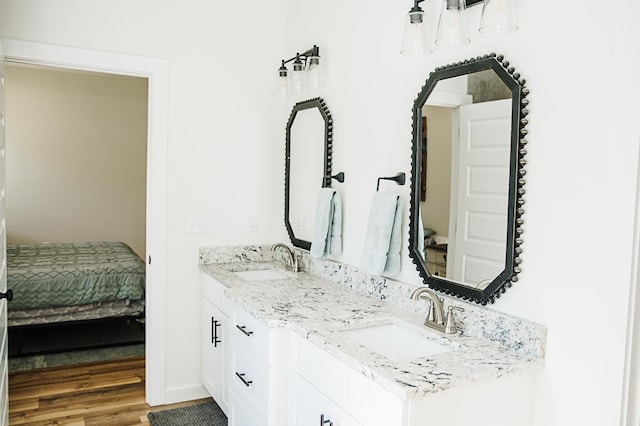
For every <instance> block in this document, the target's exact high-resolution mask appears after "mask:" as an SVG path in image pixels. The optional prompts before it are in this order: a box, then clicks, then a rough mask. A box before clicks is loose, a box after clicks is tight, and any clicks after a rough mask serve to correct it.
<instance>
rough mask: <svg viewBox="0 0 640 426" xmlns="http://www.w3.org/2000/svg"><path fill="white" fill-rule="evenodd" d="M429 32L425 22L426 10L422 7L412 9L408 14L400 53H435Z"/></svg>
mask: <svg viewBox="0 0 640 426" xmlns="http://www.w3.org/2000/svg"><path fill="white" fill-rule="evenodd" d="M429 34H430V32H429V28H427V25H426V24H425V22H424V12H423V11H422V10H421V9H418V10H415V8H414V9H412V10H411V11H410V12H409V13H408V14H407V22H406V24H405V27H404V37H403V38H402V49H401V50H400V53H401V54H403V55H407V56H424V55H428V54H430V53H433V41H432V39H431V37H430V35H429Z"/></svg>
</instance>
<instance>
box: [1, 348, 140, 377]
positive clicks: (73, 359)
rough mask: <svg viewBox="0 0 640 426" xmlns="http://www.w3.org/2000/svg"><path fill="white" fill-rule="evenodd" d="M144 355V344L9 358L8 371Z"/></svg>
mask: <svg viewBox="0 0 640 426" xmlns="http://www.w3.org/2000/svg"><path fill="white" fill-rule="evenodd" d="M138 356H144V344H138V345H126V346H117V347H113V348H100V349H91V350H86V351H73V352H62V353H58V354H50V355H33V356H25V357H18V358H9V373H14V372H17V371H27V370H34V369H37V368H46V367H59V366H63V365H73V364H84V363H87V362H100V361H114V360H118V359H125V358H133V357H138Z"/></svg>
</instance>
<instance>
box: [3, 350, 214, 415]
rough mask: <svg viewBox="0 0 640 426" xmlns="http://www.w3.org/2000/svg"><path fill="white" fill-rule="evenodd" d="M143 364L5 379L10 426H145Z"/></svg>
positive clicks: (106, 364)
mask: <svg viewBox="0 0 640 426" xmlns="http://www.w3.org/2000/svg"><path fill="white" fill-rule="evenodd" d="M144 388H145V361H144V358H132V359H128V360H121V361H110V362H103V363H95V364H83V365H77V366H68V367H54V368H46V369H41V370H31V371H27V372H16V373H11V374H10V375H9V424H10V425H30V426H42V425H70V426H71V425H72V426H89V425H113V426H119V425H122V426H125V425H148V424H149V421H148V420H147V413H149V412H150V411H157V410H164V409H167V408H174V407H180V406H185V405H190V404H194V403H198V402H202V401H203V400H201V401H190V402H187V403H179V404H173V405H168V406H161V407H149V406H148V405H147V404H146V403H145V398H144V392H145V390H144Z"/></svg>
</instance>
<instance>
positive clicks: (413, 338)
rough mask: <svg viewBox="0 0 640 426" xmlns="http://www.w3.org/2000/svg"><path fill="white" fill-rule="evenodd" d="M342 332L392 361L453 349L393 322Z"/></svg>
mask: <svg viewBox="0 0 640 426" xmlns="http://www.w3.org/2000/svg"><path fill="white" fill-rule="evenodd" d="M343 334H344V335H345V336H346V337H348V338H349V339H351V340H352V341H354V342H356V343H358V344H360V345H362V346H366V347H367V348H369V349H371V350H372V351H374V352H376V353H379V354H380V355H383V356H385V357H387V358H389V359H391V360H394V361H411V360H415V359H417V358H424V357H428V356H432V355H437V354H441V353H445V352H450V351H452V350H453V348H451V347H448V346H444V345H442V344H440V343H438V342H436V341H434V340H431V339H429V338H428V337H426V336H424V335H421V334H419V333H416V332H413V331H411V330H409V329H408V328H406V327H403V326H402V325H398V324H395V323H391V324H383V325H375V326H371V327H364V328H355V329H350V330H345V331H343Z"/></svg>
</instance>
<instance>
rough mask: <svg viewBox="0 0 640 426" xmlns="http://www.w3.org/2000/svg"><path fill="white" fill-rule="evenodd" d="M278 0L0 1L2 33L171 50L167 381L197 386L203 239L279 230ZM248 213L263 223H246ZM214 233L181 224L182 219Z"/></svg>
mask: <svg viewBox="0 0 640 426" xmlns="http://www.w3.org/2000/svg"><path fill="white" fill-rule="evenodd" d="M284 20H285V13H284V0H274V1H269V2H262V1H258V0H248V1H242V2H239V1H233V0H226V1H215V2H211V1H205V0H187V1H181V2H175V1H169V0H162V1H151V0H141V1H136V2H130V1H126V0H109V1H105V0H98V1H93V2H84V1H81V0H59V1H55V2H47V1H40V0H26V1H21V2H14V1H10V0H7V1H5V0H0V37H4V38H13V39H23V40H29V41H35V42H41V43H50V44H57V45H63V46H71V47H81V48H90V49H95V50H104V51H112V52H118V53H127V54H134V55H143V56H151V57H161V58H168V59H169V62H170V81H169V86H170V88H169V90H170V92H169V118H168V123H167V127H168V135H169V140H168V150H169V152H168V155H169V163H168V203H169V208H168V212H167V217H168V223H167V229H168V231H167V232H168V234H167V239H168V252H167V265H166V271H167V287H168V289H167V307H166V322H167V324H168V329H167V331H166V338H167V343H168V352H167V362H168V369H167V389H168V391H170V392H172V393H173V394H178V393H180V392H181V391H182V390H185V391H186V392H189V390H190V389H195V388H197V387H200V378H199V374H200V368H199V365H200V361H201V360H200V350H199V347H200V341H199V334H200V329H199V326H200V297H199V296H200V294H201V291H200V283H199V270H198V247H199V246H201V245H217V244H222V245H224V244H245V243H264V242H273V241H276V240H283V241H286V236H287V234H286V230H285V228H284V221H283V205H284V200H283V189H282V188H283V181H284V172H283V170H284V142H283V141H284V124H285V122H286V121H284V122H281V123H279V122H277V120H278V119H279V117H277V116H275V115H274V113H273V112H272V105H273V101H272V98H271V97H270V92H271V87H272V86H271V83H272V77H273V75H274V74H275V72H276V70H277V68H278V66H279V65H280V63H279V61H280V52H279V51H278V50H279V47H280V46H282V43H283V40H284ZM250 216H255V219H256V221H257V222H258V226H259V229H258V231H257V232H249V222H250V219H251V218H250ZM192 217H197V218H210V219H211V221H212V224H213V232H211V233H208V234H189V233H187V232H186V231H187V222H188V220H189V219H190V218H192Z"/></svg>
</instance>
